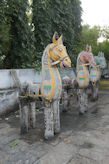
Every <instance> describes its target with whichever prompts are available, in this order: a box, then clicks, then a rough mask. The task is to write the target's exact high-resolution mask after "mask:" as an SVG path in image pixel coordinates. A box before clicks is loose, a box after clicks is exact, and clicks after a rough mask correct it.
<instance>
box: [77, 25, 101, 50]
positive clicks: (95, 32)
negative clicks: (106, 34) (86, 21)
mask: <svg viewBox="0 0 109 164" xmlns="http://www.w3.org/2000/svg"><path fill="white" fill-rule="evenodd" d="M99 37H100V27H99V26H94V27H92V28H91V27H90V26H89V25H84V26H83V27H82V33H81V42H80V45H79V48H78V50H79V51H82V50H85V49H86V45H87V44H88V45H91V46H92V51H93V52H94V49H95V48H96V47H97V44H98V43H97V42H98V38H99Z"/></svg>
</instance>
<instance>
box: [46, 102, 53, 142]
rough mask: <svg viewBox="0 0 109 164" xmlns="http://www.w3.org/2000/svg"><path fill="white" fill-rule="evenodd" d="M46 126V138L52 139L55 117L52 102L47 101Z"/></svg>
mask: <svg viewBox="0 0 109 164" xmlns="http://www.w3.org/2000/svg"><path fill="white" fill-rule="evenodd" d="M44 126H45V134H44V136H45V139H50V138H52V137H53V136H54V118H53V106H52V102H49V101H48V102H47V101H46V102H45V108H44Z"/></svg>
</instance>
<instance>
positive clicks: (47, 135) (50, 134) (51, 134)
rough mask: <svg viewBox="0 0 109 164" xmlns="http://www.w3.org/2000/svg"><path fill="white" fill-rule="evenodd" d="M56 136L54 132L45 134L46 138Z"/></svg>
mask: <svg viewBox="0 0 109 164" xmlns="http://www.w3.org/2000/svg"><path fill="white" fill-rule="evenodd" d="M53 137H54V134H53V133H49V134H45V139H46V140H50V139H52V138H53Z"/></svg>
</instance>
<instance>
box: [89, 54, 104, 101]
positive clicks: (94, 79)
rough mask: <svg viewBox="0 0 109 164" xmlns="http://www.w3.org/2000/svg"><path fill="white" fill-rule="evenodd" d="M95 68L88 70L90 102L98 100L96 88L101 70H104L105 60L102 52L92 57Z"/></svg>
mask: <svg viewBox="0 0 109 164" xmlns="http://www.w3.org/2000/svg"><path fill="white" fill-rule="evenodd" d="M94 60H95V62H96V67H92V68H91V70H90V81H91V83H90V84H91V96H92V100H93V101H95V100H97V99H98V87H99V82H100V78H101V74H102V71H103V69H105V68H106V60H105V57H104V53H103V52H99V53H98V56H94Z"/></svg>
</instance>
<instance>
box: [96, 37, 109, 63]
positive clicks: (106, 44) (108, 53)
mask: <svg viewBox="0 0 109 164" xmlns="http://www.w3.org/2000/svg"><path fill="white" fill-rule="evenodd" d="M94 51H95V54H97V53H98V52H99V51H102V52H103V53H104V56H105V58H106V60H108V61H109V41H107V40H106V41H103V42H101V43H99V44H98V45H97V47H96V49H95V50H94Z"/></svg>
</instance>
